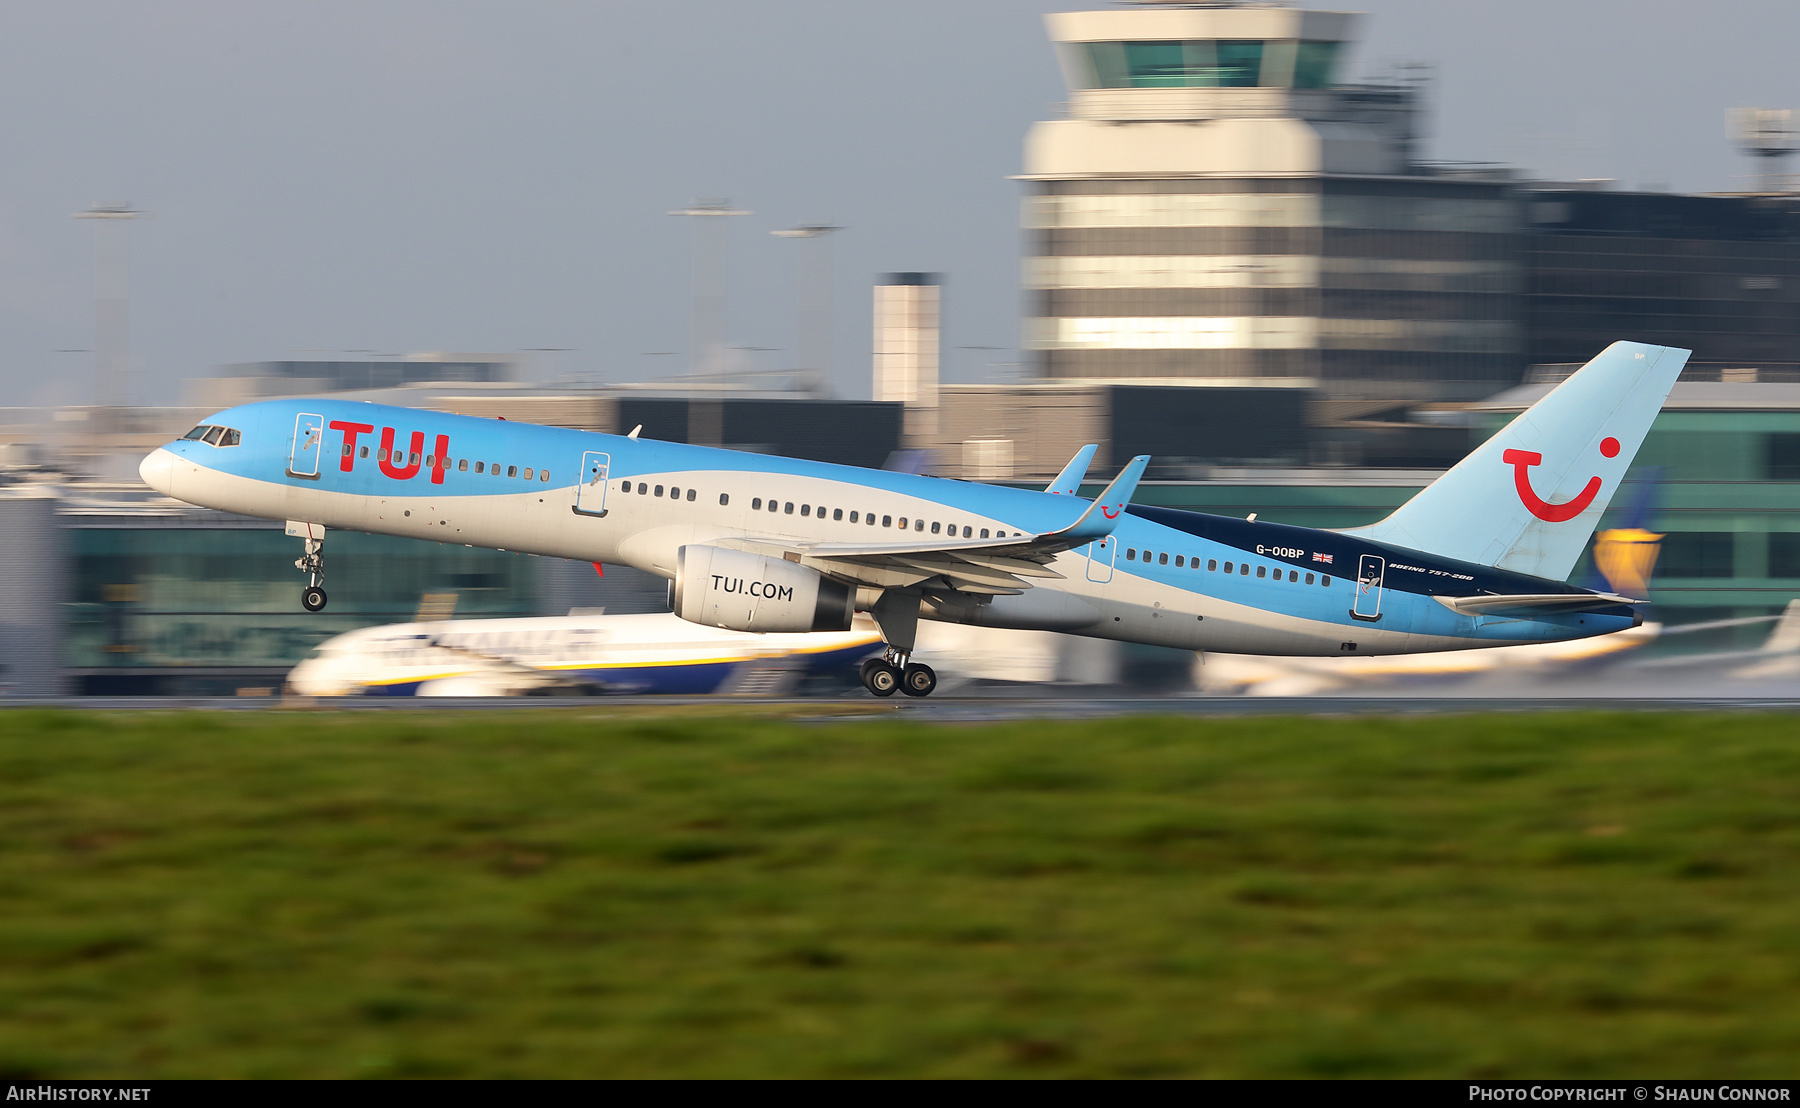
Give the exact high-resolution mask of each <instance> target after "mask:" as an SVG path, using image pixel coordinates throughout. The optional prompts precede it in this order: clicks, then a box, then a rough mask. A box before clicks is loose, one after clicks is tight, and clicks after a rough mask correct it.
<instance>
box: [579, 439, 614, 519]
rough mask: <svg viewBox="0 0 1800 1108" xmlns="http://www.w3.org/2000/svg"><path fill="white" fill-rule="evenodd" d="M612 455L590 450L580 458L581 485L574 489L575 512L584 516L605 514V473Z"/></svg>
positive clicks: (610, 464)
mask: <svg viewBox="0 0 1800 1108" xmlns="http://www.w3.org/2000/svg"><path fill="white" fill-rule="evenodd" d="M611 466H612V455H611V454H602V453H601V452H600V451H598V450H590V451H588V452H587V453H586V454H583V455H582V456H581V484H579V485H577V486H576V487H575V510H576V511H577V512H580V513H581V514H582V515H584V516H603V515H605V514H606V473H607V470H608V469H610V468H611Z"/></svg>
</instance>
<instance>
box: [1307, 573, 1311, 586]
mask: <svg viewBox="0 0 1800 1108" xmlns="http://www.w3.org/2000/svg"><path fill="white" fill-rule="evenodd" d="M1306 583H1307V584H1309V585H1310V584H1312V583H1313V575H1312V574H1310V573H1309V574H1307V575H1306Z"/></svg>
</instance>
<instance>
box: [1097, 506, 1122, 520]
mask: <svg viewBox="0 0 1800 1108" xmlns="http://www.w3.org/2000/svg"><path fill="white" fill-rule="evenodd" d="M1100 514H1101V515H1103V516H1105V517H1106V518H1107V519H1118V518H1119V509H1117V508H1108V507H1107V506H1106V505H1104V504H1102V505H1100Z"/></svg>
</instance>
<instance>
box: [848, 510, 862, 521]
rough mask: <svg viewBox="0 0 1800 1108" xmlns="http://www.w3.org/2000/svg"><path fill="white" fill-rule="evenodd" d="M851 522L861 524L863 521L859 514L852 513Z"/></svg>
mask: <svg viewBox="0 0 1800 1108" xmlns="http://www.w3.org/2000/svg"><path fill="white" fill-rule="evenodd" d="M850 522H851V523H861V522H862V519H861V518H860V517H859V513H856V512H851V513H850Z"/></svg>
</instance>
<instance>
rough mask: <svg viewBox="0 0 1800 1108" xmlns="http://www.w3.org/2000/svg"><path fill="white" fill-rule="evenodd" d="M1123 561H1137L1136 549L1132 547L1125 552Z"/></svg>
mask: <svg viewBox="0 0 1800 1108" xmlns="http://www.w3.org/2000/svg"><path fill="white" fill-rule="evenodd" d="M1125 560H1126V561H1128V562H1135V561H1137V547H1135V546H1133V547H1130V548H1128V549H1127V550H1126V551H1125Z"/></svg>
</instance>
